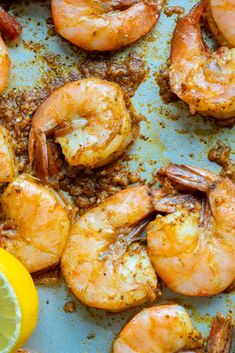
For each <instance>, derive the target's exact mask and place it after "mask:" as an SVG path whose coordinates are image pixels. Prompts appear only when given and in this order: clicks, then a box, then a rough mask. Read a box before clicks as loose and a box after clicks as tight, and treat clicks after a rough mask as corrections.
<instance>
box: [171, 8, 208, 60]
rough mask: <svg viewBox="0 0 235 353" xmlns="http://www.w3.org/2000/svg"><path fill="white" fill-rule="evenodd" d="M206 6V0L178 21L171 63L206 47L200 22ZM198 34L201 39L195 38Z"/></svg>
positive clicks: (197, 52)
mask: <svg viewBox="0 0 235 353" xmlns="http://www.w3.org/2000/svg"><path fill="white" fill-rule="evenodd" d="M205 7H206V4H205V2H203V1H201V2H200V3H199V4H198V5H196V6H194V7H193V8H192V10H191V11H190V13H189V14H188V15H187V16H185V17H184V18H183V19H182V20H180V21H179V22H178V24H177V26H176V28H175V31H174V34H173V39H172V48H171V58H170V59H171V64H172V63H174V61H175V60H177V59H178V58H180V59H182V58H184V57H186V56H187V55H186V54H187V53H188V55H190V56H192V53H195V54H199V53H200V52H201V49H202V48H203V49H205V48H206V45H205V43H204V41H203V38H202V35H201V31H200V23H199V22H200V18H201V16H202V14H203V12H204V10H205ZM182 33H183V35H182ZM198 36H199V37H200V38H199V40H195V39H196V38H198Z"/></svg>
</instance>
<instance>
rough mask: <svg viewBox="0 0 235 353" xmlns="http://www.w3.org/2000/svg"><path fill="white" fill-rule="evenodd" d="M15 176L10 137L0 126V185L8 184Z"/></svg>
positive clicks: (14, 162) (13, 155)
mask: <svg viewBox="0 0 235 353" xmlns="http://www.w3.org/2000/svg"><path fill="white" fill-rule="evenodd" d="M16 175H17V166H16V160H15V154H14V151H13V146H12V140H11V136H10V134H9V132H8V131H7V130H6V129H5V128H4V127H3V126H0V183H5V182H9V181H10V180H11V179H12V178H14V177H15V176H16Z"/></svg>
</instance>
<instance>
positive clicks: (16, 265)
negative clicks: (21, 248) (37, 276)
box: [0, 248, 38, 353]
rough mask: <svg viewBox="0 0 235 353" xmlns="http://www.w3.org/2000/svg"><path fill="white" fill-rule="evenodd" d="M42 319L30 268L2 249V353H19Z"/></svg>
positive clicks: (0, 256)
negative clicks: (19, 349) (18, 350)
mask: <svg viewBox="0 0 235 353" xmlns="http://www.w3.org/2000/svg"><path fill="white" fill-rule="evenodd" d="M37 319H38V295H37V291H36V288H35V286H34V283H33V280H32V278H31V276H30V274H29V272H28V271H27V270H26V268H25V267H24V266H23V265H22V264H21V263H20V262H19V261H18V260H17V259H16V258H15V257H14V256H12V255H11V254H9V253H8V252H7V251H5V250H3V249H1V248H0V352H1V353H13V352H14V353H15V352H16V351H17V349H18V348H20V347H22V346H23V344H24V343H25V341H26V340H27V339H28V338H29V336H30V335H31V334H32V332H33V330H34V328H35V326H36V324H37Z"/></svg>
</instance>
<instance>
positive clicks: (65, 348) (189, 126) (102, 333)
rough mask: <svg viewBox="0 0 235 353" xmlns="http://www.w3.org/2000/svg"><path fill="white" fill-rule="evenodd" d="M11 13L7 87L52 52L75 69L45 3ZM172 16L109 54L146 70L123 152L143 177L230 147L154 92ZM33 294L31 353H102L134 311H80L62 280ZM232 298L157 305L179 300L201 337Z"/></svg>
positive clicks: (185, 2)
mask: <svg viewBox="0 0 235 353" xmlns="http://www.w3.org/2000/svg"><path fill="white" fill-rule="evenodd" d="M194 3H196V1H193V0H191V1H189V0H181V1H179V0H178V1H176V0H170V1H168V3H167V5H168V6H169V5H170V6H184V8H185V9H186V11H188V10H189V9H190V8H191V7H192V5H193V4H194ZM12 12H13V13H15V14H16V15H17V17H18V19H19V21H20V22H21V23H22V25H23V28H24V31H23V35H22V38H21V40H20V42H19V43H18V45H17V46H12V47H11V48H10V55H11V58H12V73H11V80H10V85H9V90H11V89H13V88H14V87H18V88H25V87H28V86H30V87H34V86H35V85H37V83H38V82H39V80H40V78H41V75H42V74H43V73H45V72H46V71H47V70H48V69H50V65H49V64H48V62H47V61H46V60H45V55H48V54H50V53H53V55H58V57H57V58H58V60H61V62H62V63H63V65H64V70H65V71H66V70H67V69H71V68H73V67H76V63H77V62H78V61H79V60H80V59H81V58H82V57H83V55H84V52H83V51H82V50H79V49H76V50H75V48H74V47H72V46H71V45H70V44H69V43H67V42H66V41H65V40H63V39H62V38H60V37H59V36H58V35H57V36H55V35H50V31H51V25H50V21H46V19H48V18H50V17H51V14H50V4H49V1H27V2H23V3H22V1H19V2H16V3H15V5H14V6H12ZM175 21H176V15H174V16H172V17H167V16H166V15H165V14H164V13H163V14H162V16H161V18H160V21H159V23H158V24H157V26H156V27H155V29H154V30H153V31H152V32H151V33H150V34H148V35H147V36H146V37H145V38H143V39H142V40H140V41H138V42H137V43H136V44H134V45H131V46H130V47H127V48H125V49H124V50H121V51H119V52H117V53H116V54H115V55H114V56H115V57H123V56H124V57H125V56H126V55H128V53H130V52H133V51H135V52H138V53H140V54H141V55H142V56H143V58H144V60H145V61H146V65H147V67H148V68H149V74H148V76H149V78H148V79H147V80H146V81H145V82H144V83H142V84H141V85H140V86H139V88H138V90H137V92H136V94H135V96H134V97H133V99H132V103H133V105H134V107H135V109H136V111H137V112H138V113H141V114H143V115H144V116H145V117H146V119H144V120H142V121H141V123H140V136H139V138H138V140H137V141H136V143H135V144H134V145H133V146H132V148H131V149H130V151H129V156H130V160H129V162H128V163H129V167H130V169H131V170H137V171H138V172H140V174H142V176H143V177H146V178H147V180H150V179H151V178H152V173H153V172H154V171H156V170H157V168H158V167H160V166H162V165H165V164H167V163H168V162H170V161H171V162H176V163H188V164H192V165H196V166H198V167H204V168H208V169H210V170H218V167H217V166H216V165H215V164H212V163H210V162H209V161H208V159H207V153H208V151H209V150H210V148H211V147H212V146H213V145H214V144H215V143H216V141H218V140H219V139H220V140H222V141H223V142H224V143H225V144H230V146H231V147H232V149H233V152H234V144H235V134H234V128H233V129H231V128H230V129H228V128H218V127H217V126H216V125H215V124H213V122H212V121H210V120H205V119H204V118H202V117H201V116H199V115H196V116H194V117H192V116H190V115H189V113H188V109H187V107H186V106H185V105H184V103H182V102H175V103H170V104H167V105H166V104H164V103H163V101H162V100H161V98H160V97H159V94H158V93H159V87H158V86H157V84H156V81H155V78H154V73H156V72H157V71H158V70H159V68H161V67H162V65H164V64H165V63H166V60H167V57H168V56H169V44H170V39H171V35H172V31H173V29H174V27H175ZM47 22H48V23H49V24H47ZM48 65H49V66H48ZM232 157H233V156H232ZM38 291H39V297H40V314H39V323H38V326H37V329H36V331H35V332H34V334H33V336H32V337H31V339H30V340H29V341H28V343H27V344H26V348H27V349H28V350H29V351H31V352H33V353H47V352H50V353H78V352H79V353H80V352H81V353H106V352H107V353H108V352H110V351H111V346H112V341H113V338H114V337H115V335H116V334H117V333H118V332H119V330H120V329H121V328H122V327H123V326H124V324H125V322H126V321H127V320H128V319H129V318H130V317H132V316H133V315H134V313H137V312H138V311H139V310H140V308H135V309H133V310H130V311H128V312H126V313H121V314H110V313H106V312H103V311H99V310H95V309H89V308H86V307H85V306H83V305H81V304H79V302H78V301H76V299H75V298H74V297H73V296H72V295H71V294H70V292H69V290H68V289H67V287H66V285H64V284H63V283H61V284H60V285H56V286H54V287H43V286H42V285H39V286H38ZM233 298H234V294H232V293H230V294H223V295H219V296H216V297H213V298H189V297H184V296H179V295H177V294H176V293H173V292H171V291H169V290H168V289H167V288H164V290H163V297H162V300H161V302H162V301H168V300H170V301H177V302H178V303H179V304H183V305H185V306H186V308H187V309H188V310H189V314H190V316H191V318H192V320H193V322H194V324H195V326H196V327H197V328H199V330H201V331H202V332H203V334H204V335H207V334H208V332H209V329H208V325H210V323H211V319H212V318H211V316H215V314H216V312H217V311H221V312H222V313H225V314H226V313H227V312H228V311H229V310H230V311H232V312H233V314H234V312H235V307H234V302H233ZM70 300H73V301H75V302H76V304H77V310H76V312H74V313H65V312H64V310H63V306H64V304H65V303H66V302H68V301H70Z"/></svg>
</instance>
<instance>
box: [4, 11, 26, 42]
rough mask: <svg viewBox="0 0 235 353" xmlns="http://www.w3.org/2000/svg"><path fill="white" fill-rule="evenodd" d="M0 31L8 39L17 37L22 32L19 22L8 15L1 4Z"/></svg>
mask: <svg viewBox="0 0 235 353" xmlns="http://www.w3.org/2000/svg"><path fill="white" fill-rule="evenodd" d="M0 31H1V32H2V33H3V35H4V36H5V37H6V38H7V39H10V40H16V39H18V38H19V36H20V34H21V32H22V26H21V24H20V23H19V22H17V20H16V19H15V18H14V17H12V16H11V15H9V14H8V13H7V11H6V10H4V8H3V7H2V6H0Z"/></svg>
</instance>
